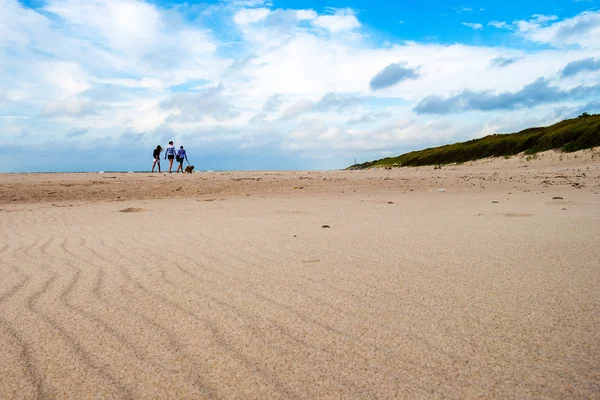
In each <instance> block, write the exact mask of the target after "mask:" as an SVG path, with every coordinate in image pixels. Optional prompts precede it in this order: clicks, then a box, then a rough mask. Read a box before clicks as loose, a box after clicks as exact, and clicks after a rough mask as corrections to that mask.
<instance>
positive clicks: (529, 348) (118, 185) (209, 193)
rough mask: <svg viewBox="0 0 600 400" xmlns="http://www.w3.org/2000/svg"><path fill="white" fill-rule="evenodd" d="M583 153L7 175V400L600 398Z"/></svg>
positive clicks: (593, 190)
mask: <svg viewBox="0 0 600 400" xmlns="http://www.w3.org/2000/svg"><path fill="white" fill-rule="evenodd" d="M578 154H579V156H578V158H573V157H574V156H576V155H577V154H575V155H571V156H570V157H571V158H570V159H566V158H563V160H562V161H560V160H559V159H558V158H559V157H560V155H558V154H554V153H547V154H545V155H542V156H541V157H542V158H541V159H538V160H531V161H529V162H528V161H526V160H525V159H524V158H519V157H517V158H514V159H511V160H504V159H499V160H492V161H490V160H487V161H481V162H477V163H471V164H469V165H462V166H453V167H444V168H442V169H441V170H434V169H433V168H431V167H427V168H414V169H413V168H411V169H395V170H391V171H386V170H377V171H348V172H343V171H338V172H252V173H250V172H239V173H238V172H235V173H234V172H232V173H210V174H209V173H198V174H194V175H191V176H190V175H187V176H185V175H174V174H172V175H168V174H166V175H163V174H161V175H158V174H155V175H151V174H97V173H96V174H25V175H3V176H0V276H1V279H0V348H1V352H0V358H1V362H0V398H2V399H9V398H10V399H12V398H18V399H20V398H25V399H28V398H73V399H84V398H89V399H95V398H140V399H148V398H261V399H262V398H365V399H371V398H411V399H413V398H457V399H463V398H600V329H599V327H600V290H599V288H600V246H599V244H600V195H599V194H598V192H599V191H600V160H598V159H596V158H594V157H593V154H592V153H578ZM440 188H444V189H445V192H441V191H437V190H438V189H440ZM555 197H561V199H554V198H555ZM324 225H328V226H329V228H323V226H324Z"/></svg>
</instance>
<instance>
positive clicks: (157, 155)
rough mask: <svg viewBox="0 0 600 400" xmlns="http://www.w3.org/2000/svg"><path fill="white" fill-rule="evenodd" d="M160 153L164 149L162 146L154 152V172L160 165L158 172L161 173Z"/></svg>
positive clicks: (157, 147)
mask: <svg viewBox="0 0 600 400" xmlns="http://www.w3.org/2000/svg"><path fill="white" fill-rule="evenodd" d="M160 153H162V147H160V144H159V145H158V146H156V148H155V149H154V152H152V158H153V161H152V172H154V167H155V166H156V165H157V164H158V172H160Z"/></svg>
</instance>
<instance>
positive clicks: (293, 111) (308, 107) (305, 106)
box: [281, 99, 315, 119]
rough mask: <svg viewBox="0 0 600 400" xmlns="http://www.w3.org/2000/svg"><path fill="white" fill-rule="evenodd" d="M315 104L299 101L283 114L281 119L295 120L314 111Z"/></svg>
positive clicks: (303, 100)
mask: <svg viewBox="0 0 600 400" xmlns="http://www.w3.org/2000/svg"><path fill="white" fill-rule="evenodd" d="M314 106H315V103H313V102H312V101H311V100H308V99H302V100H298V101H297V102H296V103H295V104H293V105H291V106H289V107H288V108H287V109H286V110H285V111H284V112H283V114H282V116H281V119H293V118H296V117H297V116H299V115H301V114H304V113H307V112H309V111H312V109H313V108H314Z"/></svg>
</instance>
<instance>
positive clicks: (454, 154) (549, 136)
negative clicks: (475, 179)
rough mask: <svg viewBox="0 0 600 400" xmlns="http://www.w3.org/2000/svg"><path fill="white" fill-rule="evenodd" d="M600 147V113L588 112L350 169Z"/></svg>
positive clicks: (438, 162)
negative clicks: (520, 129) (519, 130)
mask: <svg viewBox="0 0 600 400" xmlns="http://www.w3.org/2000/svg"><path fill="white" fill-rule="evenodd" d="M595 146H600V114H594V115H590V114H587V113H584V114H582V115H580V116H579V117H577V118H573V119H568V120H565V121H562V122H559V123H557V124H554V125H552V126H548V127H546V128H529V129H525V130H524V131H521V132H518V133H508V134H496V135H489V136H486V137H483V138H481V139H473V140H469V141H468V142H461V143H455V144H449V145H445V146H440V147H434V148H430V149H425V150H418V151H412V152H410V153H406V154H402V155H401V156H398V157H388V158H383V159H381V160H375V161H370V162H366V163H363V164H356V165H353V166H351V167H349V168H348V169H365V168H371V167H385V166H394V167H408V166H413V167H416V166H421V165H439V164H450V163H462V162H466V161H473V160H478V159H481V158H486V157H502V156H504V157H508V156H513V155H515V154H519V153H521V152H525V153H526V154H534V153H537V152H540V151H546V150H552V149H560V150H562V151H565V152H572V151H577V150H582V149H588V148H591V147H595Z"/></svg>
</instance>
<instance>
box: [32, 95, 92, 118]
mask: <svg viewBox="0 0 600 400" xmlns="http://www.w3.org/2000/svg"><path fill="white" fill-rule="evenodd" d="M94 113H95V110H94V106H93V104H92V101H91V99H89V98H87V97H79V96H74V97H69V98H67V99H63V100H55V101H50V102H48V103H47V104H46V105H45V106H44V108H43V109H42V112H41V115H42V116H43V117H60V116H71V117H83V116H85V115H88V114H94Z"/></svg>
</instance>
